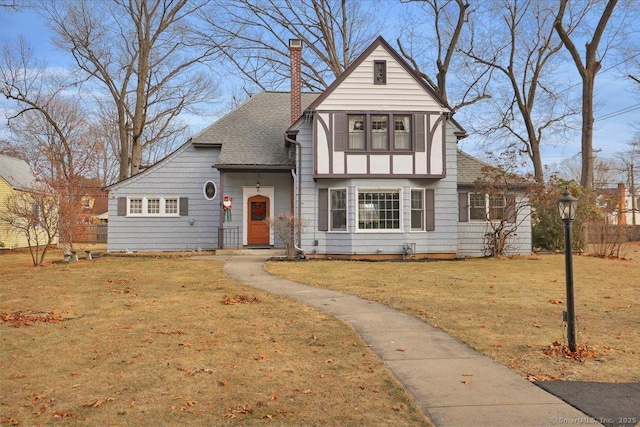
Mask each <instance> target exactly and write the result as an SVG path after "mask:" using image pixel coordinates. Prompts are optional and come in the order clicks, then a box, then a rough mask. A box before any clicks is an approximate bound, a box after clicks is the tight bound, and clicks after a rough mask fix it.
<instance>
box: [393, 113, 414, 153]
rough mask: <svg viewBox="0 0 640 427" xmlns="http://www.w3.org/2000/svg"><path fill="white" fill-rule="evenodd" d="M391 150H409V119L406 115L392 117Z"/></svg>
mask: <svg viewBox="0 0 640 427" xmlns="http://www.w3.org/2000/svg"><path fill="white" fill-rule="evenodd" d="M393 148H395V149H396V150H410V149H411V117H410V116H408V115H402V116H399V115H395V116H393Z"/></svg>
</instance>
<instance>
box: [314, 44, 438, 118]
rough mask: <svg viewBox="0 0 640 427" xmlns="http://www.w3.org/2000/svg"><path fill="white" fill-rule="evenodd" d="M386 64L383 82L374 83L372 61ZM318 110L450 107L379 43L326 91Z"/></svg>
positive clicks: (387, 109) (428, 109)
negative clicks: (331, 88)
mask: <svg viewBox="0 0 640 427" xmlns="http://www.w3.org/2000/svg"><path fill="white" fill-rule="evenodd" d="M376 61H383V62H384V63H385V64H386V84H375V83H374V79H373V75H374V64H375V62H376ZM316 109H317V110H325V111H326V110H345V109H347V110H353V109H356V110H357V109H376V110H385V111H438V112H443V111H449V109H448V108H447V107H445V106H443V105H441V104H440V103H439V102H438V100H436V99H435V98H434V97H433V95H432V94H431V93H429V92H428V91H427V90H426V88H425V87H424V85H422V84H420V83H419V82H418V81H416V79H415V77H414V75H413V73H411V72H409V71H408V70H407V69H406V68H405V67H404V66H403V65H402V64H401V63H398V62H397V61H396V59H395V57H394V56H393V55H391V54H390V53H389V52H388V51H387V50H386V49H385V48H384V46H382V45H379V46H377V47H376V48H375V49H374V50H373V51H372V52H371V53H370V54H369V55H368V56H366V57H365V58H363V61H362V62H361V63H360V64H359V66H358V67H355V68H354V69H353V71H352V72H351V73H349V74H348V75H347V76H346V77H345V78H344V79H343V80H342V81H341V82H340V84H339V85H338V86H337V87H336V88H334V89H333V90H332V91H331V92H330V93H328V94H327V96H326V97H325V99H324V100H322V102H321V103H320V104H318V105H317V107H316Z"/></svg>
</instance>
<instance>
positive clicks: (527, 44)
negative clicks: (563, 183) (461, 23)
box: [464, 0, 576, 183]
mask: <svg viewBox="0 0 640 427" xmlns="http://www.w3.org/2000/svg"><path fill="white" fill-rule="evenodd" d="M484 16H485V17H486V19H485V20H483V23H484V26H483V27H480V26H476V27H475V29H474V30H475V34H474V35H473V38H472V39H471V43H470V44H468V45H467V46H465V47H464V53H465V54H466V55H467V56H468V57H469V58H470V60H472V61H475V62H476V63H479V64H482V65H484V66H487V67H489V68H491V69H492V70H494V74H493V78H494V82H493V84H492V90H491V94H492V101H491V102H490V106H491V111H492V113H493V118H489V119H487V115H486V112H485V113H484V114H485V120H484V121H483V122H484V123H487V126H485V127H484V128H480V127H478V126H476V130H477V131H479V132H480V133H481V134H483V135H485V136H486V137H487V138H489V139H490V140H497V141H500V142H501V143H502V144H504V143H505V142H506V147H505V146H504V145H503V147H501V148H502V149H505V148H508V147H509V146H512V147H513V148H517V149H518V150H520V151H521V152H522V153H524V154H526V155H527V157H528V158H529V161H530V163H531V165H532V166H533V171H534V177H535V180H536V181H537V182H540V183H541V182H543V181H544V167H543V163H542V154H541V146H542V145H543V144H544V143H545V141H546V139H548V136H549V135H553V134H554V133H558V132H563V131H565V130H566V129H567V120H568V119H570V117H571V116H572V115H574V114H576V109H574V108H573V106H572V102H571V100H570V99H569V95H568V92H567V91H566V90H563V89H564V88H561V86H560V83H559V79H557V78H556V75H555V73H554V67H557V65H558V63H559V61H558V59H559V56H560V55H559V53H560V52H561V50H562V42H561V41H560V40H559V39H558V37H557V35H556V34H555V31H554V28H553V23H554V13H553V11H552V10H551V9H549V8H548V7H547V6H546V5H545V3H543V2H539V1H536V0H525V1H518V2H513V1H509V0H505V1H503V2H501V3H499V4H495V5H494V6H493V7H491V8H490V9H488V10H486V11H485V12H484ZM492 17H493V18H492ZM489 117H491V116H489Z"/></svg>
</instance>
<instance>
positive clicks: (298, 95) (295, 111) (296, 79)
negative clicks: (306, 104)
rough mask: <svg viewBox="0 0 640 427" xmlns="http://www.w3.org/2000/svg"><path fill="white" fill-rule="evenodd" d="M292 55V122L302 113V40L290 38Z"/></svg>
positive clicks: (290, 52) (290, 53)
mask: <svg viewBox="0 0 640 427" xmlns="http://www.w3.org/2000/svg"><path fill="white" fill-rule="evenodd" d="M289 55H290V56H291V124H293V123H294V122H295V121H296V120H298V119H299V118H300V116H301V115H302V80H301V76H300V68H301V65H300V63H301V60H302V40H300V39H290V40H289Z"/></svg>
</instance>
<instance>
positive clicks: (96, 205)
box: [73, 178, 109, 243]
mask: <svg viewBox="0 0 640 427" xmlns="http://www.w3.org/2000/svg"><path fill="white" fill-rule="evenodd" d="M75 191H76V194H77V195H78V196H77V198H78V203H79V209H80V210H79V218H78V225H77V226H75V227H74V230H73V241H74V243H107V222H108V214H109V212H108V210H109V195H108V193H107V192H106V191H105V190H104V189H103V188H102V187H101V185H100V182H99V181H98V180H96V179H86V178H82V179H81V180H80V181H79V182H78V184H77V186H76V189H75Z"/></svg>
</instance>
